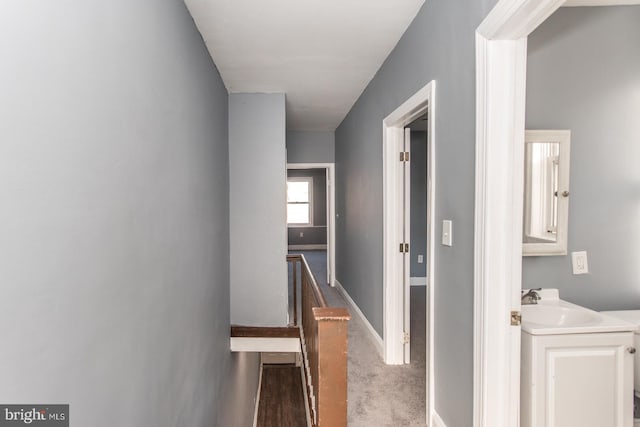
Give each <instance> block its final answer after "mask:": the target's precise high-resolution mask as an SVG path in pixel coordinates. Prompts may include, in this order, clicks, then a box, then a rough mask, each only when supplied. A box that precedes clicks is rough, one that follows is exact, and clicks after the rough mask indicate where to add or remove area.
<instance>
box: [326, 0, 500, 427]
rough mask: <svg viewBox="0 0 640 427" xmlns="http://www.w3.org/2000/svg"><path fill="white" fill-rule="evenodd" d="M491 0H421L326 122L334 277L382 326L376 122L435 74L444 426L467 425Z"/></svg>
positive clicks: (439, 375)
mask: <svg viewBox="0 0 640 427" xmlns="http://www.w3.org/2000/svg"><path fill="white" fill-rule="evenodd" d="M494 3H495V0H483V1H478V0H464V1H462V0H461V1H450V0H428V1H427V2H426V3H425V4H424V6H423V7H422V9H421V11H420V12H419V13H418V15H417V16H416V18H415V19H414V21H413V23H412V24H411V25H410V27H409V28H408V30H407V32H406V33H405V34H404V35H403V37H402V39H401V40H400V41H399V42H398V45H397V46H396V47H395V48H394V50H393V51H392V52H391V54H390V55H389V57H388V58H387V60H386V61H385V63H384V64H383V66H382V67H381V68H380V70H379V71H378V73H377V74H376V76H375V77H374V79H373V80H372V81H371V82H370V83H369V85H368V86H367V88H366V90H365V91H364V93H363V94H362V95H361V96H360V98H359V99H358V101H356V103H355V105H354V107H353V108H352V109H351V111H350V112H349V114H348V116H347V117H346V118H345V120H344V121H343V122H342V124H341V125H340V127H339V128H338V129H337V130H336V173H337V179H336V181H337V190H338V191H337V193H338V194H337V214H338V215H339V217H338V221H337V228H336V231H337V233H336V234H337V248H336V251H337V278H338V280H339V281H340V283H341V284H342V285H343V286H344V287H345V289H346V290H347V291H348V292H349V294H350V295H351V297H352V298H353V299H354V300H355V302H356V303H357V304H358V306H359V307H360V308H361V309H362V311H363V312H364V314H365V315H366V316H367V318H368V319H369V321H370V322H371V324H372V325H373V327H374V328H375V329H376V330H377V331H378V332H379V333H382V330H383V324H382V322H383V318H382V314H383V305H382V304H383V288H382V207H383V206H382V151H383V150H382V120H383V119H384V118H385V117H386V116H387V115H388V114H389V113H391V112H392V111H393V110H394V109H396V108H397V107H398V106H399V105H401V104H402V103H403V102H404V101H406V100H407V99H408V98H409V97H410V96H412V95H413V94H414V93H415V92H416V91H418V90H419V89H420V88H421V87H423V86H424V85H425V84H426V83H428V82H429V81H431V80H434V79H435V80H436V81H437V89H436V91H437V101H436V106H435V108H436V112H435V117H436V123H435V135H434V143H435V153H436V154H435V155H436V158H435V159H434V160H435V163H436V171H435V172H436V180H437V181H436V182H437V188H436V189H435V199H436V200H435V201H436V213H435V221H436V224H437V227H436V234H437V235H439V234H440V233H441V232H442V229H441V227H442V226H441V224H442V220H443V219H451V220H453V228H454V230H453V234H454V245H453V247H444V246H441V245H436V250H435V254H434V256H435V266H434V267H435V278H434V279H435V286H436V289H435V307H442V308H443V309H436V312H435V393H436V395H435V399H436V403H435V405H436V410H437V411H438V413H439V414H440V416H441V417H442V418H443V420H444V422H445V423H446V425H447V426H448V427H467V426H470V425H472V418H473V417H472V414H473V410H472V408H473V242H474V236H473V218H474V217H473V215H474V188H475V187H474V185H475V184H474V182H475V172H474V162H475V30H476V28H477V27H478V25H479V24H480V22H481V21H482V19H484V17H485V16H486V15H487V13H488V12H489V11H490V9H491V8H492V7H493V5H494Z"/></svg>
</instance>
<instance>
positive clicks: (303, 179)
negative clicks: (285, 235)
mask: <svg viewBox="0 0 640 427" xmlns="http://www.w3.org/2000/svg"><path fill="white" fill-rule="evenodd" d="M289 182H306V183H307V184H308V185H309V202H308V203H306V202H289V188H288V186H287V195H286V196H287V227H288V228H295V227H313V224H314V222H313V208H314V206H313V177H312V176H290V177H287V184H288V183H289ZM290 204H291V205H307V204H308V205H309V222H308V223H298V222H296V223H290V222H289V209H288V207H289V205H290Z"/></svg>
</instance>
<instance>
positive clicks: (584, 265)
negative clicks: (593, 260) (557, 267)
mask: <svg viewBox="0 0 640 427" xmlns="http://www.w3.org/2000/svg"><path fill="white" fill-rule="evenodd" d="M571 264H572V265H573V274H587V273H589V263H588V262H587V251H581V252H571Z"/></svg>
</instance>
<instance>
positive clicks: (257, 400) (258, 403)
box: [253, 362, 306, 427]
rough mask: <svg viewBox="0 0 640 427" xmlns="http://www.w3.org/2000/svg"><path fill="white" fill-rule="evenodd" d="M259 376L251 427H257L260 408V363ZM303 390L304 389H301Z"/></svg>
mask: <svg viewBox="0 0 640 427" xmlns="http://www.w3.org/2000/svg"><path fill="white" fill-rule="evenodd" d="M258 375H260V376H259V377H258V390H257V391H256V397H255V401H254V406H255V408H254V410H253V427H258V409H259V407H260V390H262V362H261V363H260V373H259V374H258ZM302 388H303V389H305V388H306V387H302ZM305 406H306V405H305Z"/></svg>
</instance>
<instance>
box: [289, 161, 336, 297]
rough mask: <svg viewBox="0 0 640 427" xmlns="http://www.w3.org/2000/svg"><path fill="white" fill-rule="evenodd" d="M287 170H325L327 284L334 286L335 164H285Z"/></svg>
mask: <svg viewBox="0 0 640 427" xmlns="http://www.w3.org/2000/svg"><path fill="white" fill-rule="evenodd" d="M289 169H326V170H327V185H326V187H327V283H328V284H329V286H335V285H336V185H335V183H336V165H335V163H287V170H289Z"/></svg>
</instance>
